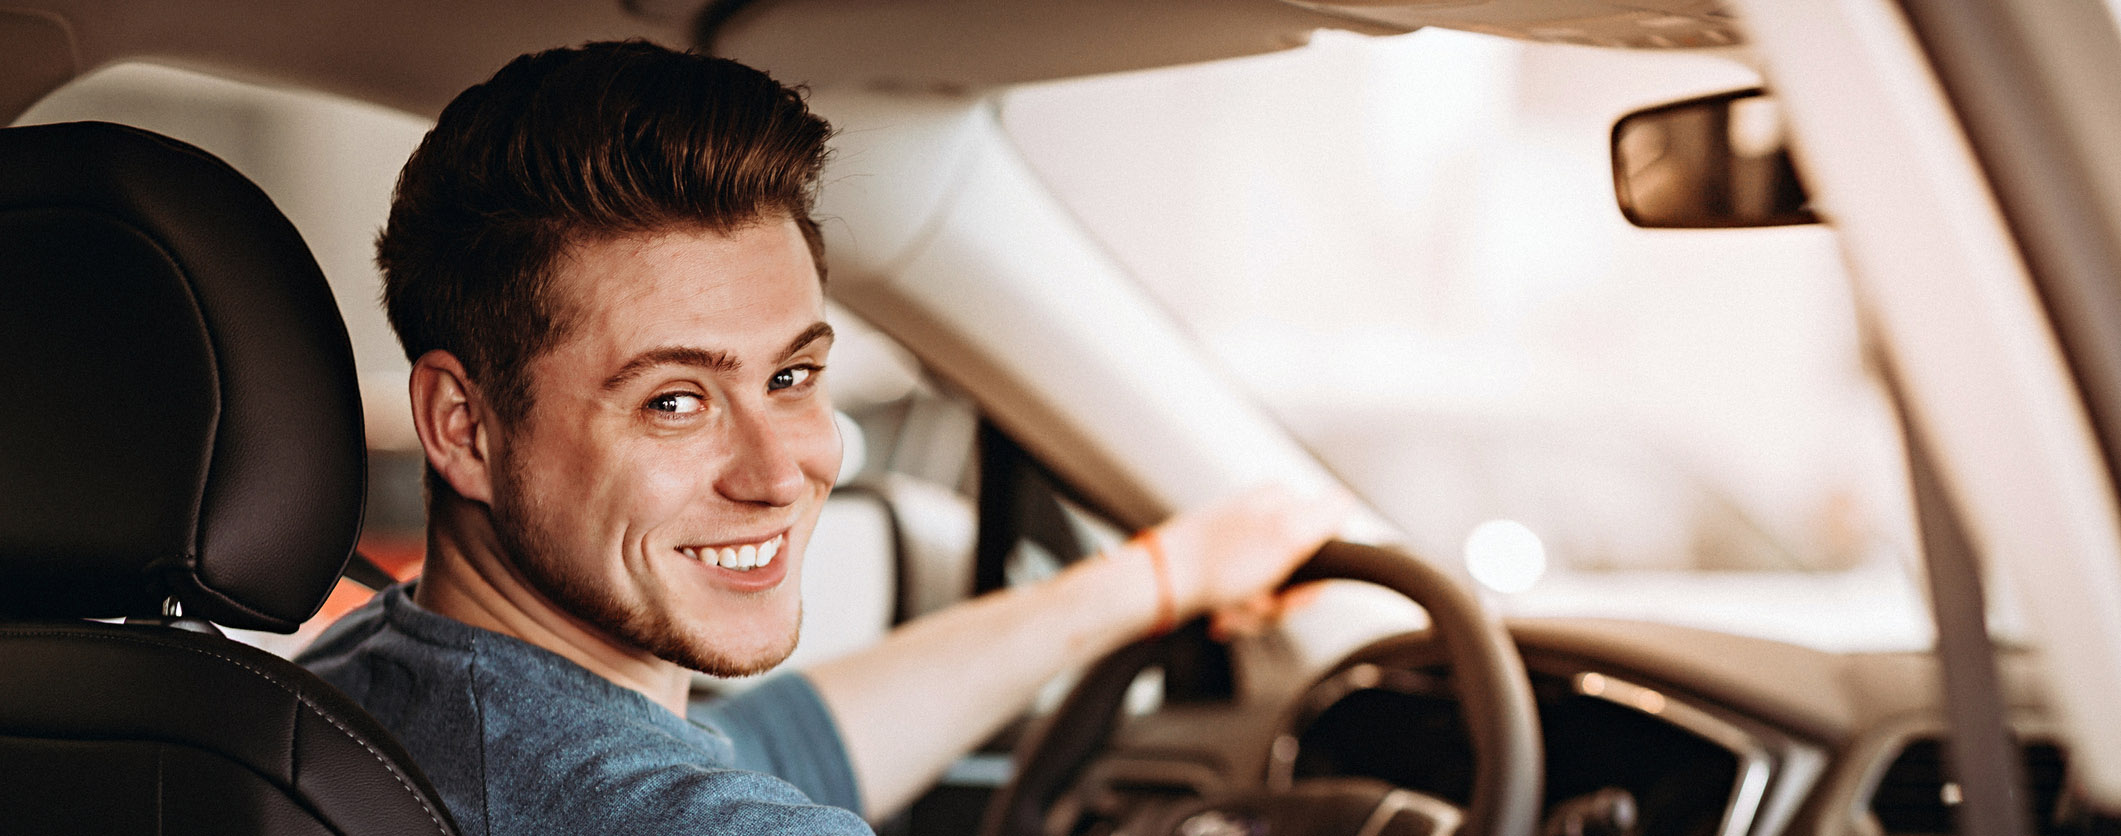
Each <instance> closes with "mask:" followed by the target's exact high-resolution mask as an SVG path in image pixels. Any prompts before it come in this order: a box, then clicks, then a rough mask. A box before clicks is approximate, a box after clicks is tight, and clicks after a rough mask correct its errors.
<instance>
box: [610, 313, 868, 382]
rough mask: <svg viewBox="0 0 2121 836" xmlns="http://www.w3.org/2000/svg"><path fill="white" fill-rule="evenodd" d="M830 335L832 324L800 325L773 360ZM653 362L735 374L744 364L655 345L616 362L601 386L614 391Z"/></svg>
mask: <svg viewBox="0 0 2121 836" xmlns="http://www.w3.org/2000/svg"><path fill="white" fill-rule="evenodd" d="M831 337H832V326H830V325H827V324H825V323H823V322H819V323H816V324H814V325H811V326H810V327H808V328H805V329H803V333H800V334H797V335H796V336H795V339H793V340H790V341H789V342H788V347H787V348H786V349H783V350H782V351H781V356H779V357H777V358H775V359H774V362H775V363H779V362H782V361H785V360H787V359H788V358H790V357H794V356H795V355H796V354H797V353H798V352H800V351H802V350H803V349H805V348H808V347H810V345H811V344H812V343H815V342H817V341H818V340H824V339H830V338H831ZM657 366H694V367H698V368H703V369H706V370H708V371H710V372H713V373H715V374H735V373H736V371H737V370H738V369H741V368H743V367H744V364H743V363H742V362H740V361H738V360H737V359H736V358H735V357H731V356H729V353H728V352H726V351H717V350H714V349H711V348H696V347H693V346H685V345H666V346H659V347H656V348H651V349H648V350H647V351H643V352H641V353H639V354H636V355H634V356H633V357H632V358H631V359H628V360H627V361H626V365H623V366H620V367H619V370H618V371H616V372H612V374H611V376H610V377H607V378H604V383H603V389H604V391H606V392H612V391H617V390H618V389H619V387H622V386H625V385H626V384H627V383H630V382H632V381H633V379H634V378H637V377H640V376H641V375H642V374H644V373H646V372H647V371H648V370H649V369H652V368H655V367H657Z"/></svg>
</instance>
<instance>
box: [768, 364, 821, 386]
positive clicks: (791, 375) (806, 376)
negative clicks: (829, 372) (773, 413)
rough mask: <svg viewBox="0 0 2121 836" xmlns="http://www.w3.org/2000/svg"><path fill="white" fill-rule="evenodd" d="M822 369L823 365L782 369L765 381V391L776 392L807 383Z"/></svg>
mask: <svg viewBox="0 0 2121 836" xmlns="http://www.w3.org/2000/svg"><path fill="white" fill-rule="evenodd" d="M824 370H825V368H824V367H823V366H793V367H790V368H786V369H782V370H780V371H778V372H775V373H774V375H773V379H772V380H769V381H767V382H766V391H769V392H778V391H780V390H782V389H793V388H795V387H797V386H801V385H803V384H805V383H809V382H810V381H811V380H812V379H813V378H815V377H817V373H818V372H821V371H824Z"/></svg>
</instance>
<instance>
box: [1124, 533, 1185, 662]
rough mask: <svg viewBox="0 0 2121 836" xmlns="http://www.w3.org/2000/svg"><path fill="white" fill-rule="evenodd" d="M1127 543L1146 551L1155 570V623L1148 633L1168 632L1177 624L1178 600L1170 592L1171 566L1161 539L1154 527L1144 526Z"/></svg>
mask: <svg viewBox="0 0 2121 836" xmlns="http://www.w3.org/2000/svg"><path fill="white" fill-rule="evenodd" d="M1128 545H1130V546H1137V547H1139V548H1140V549H1141V550H1142V551H1144V552H1146V553H1148V555H1149V565H1150V566H1151V567H1152V568H1154V569H1155V570H1156V625H1155V626H1153V627H1150V628H1149V635H1152V636H1161V635H1163V634H1165V633H1169V632H1171V628H1173V627H1177V626H1178V602H1177V601H1176V600H1175V599H1174V597H1173V595H1172V592H1171V567H1170V565H1169V563H1168V562H1167V561H1166V560H1165V559H1164V544H1163V541H1162V540H1161V539H1159V538H1158V537H1157V536H1156V529H1154V528H1144V529H1142V530H1141V533H1140V534H1136V535H1134V540H1133V541H1131V542H1129V543H1128Z"/></svg>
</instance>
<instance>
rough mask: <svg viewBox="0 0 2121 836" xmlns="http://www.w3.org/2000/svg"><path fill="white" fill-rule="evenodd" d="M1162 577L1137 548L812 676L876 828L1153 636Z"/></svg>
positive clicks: (931, 621) (942, 618) (939, 621)
mask: <svg viewBox="0 0 2121 836" xmlns="http://www.w3.org/2000/svg"><path fill="white" fill-rule="evenodd" d="M1157 584H1158V579H1157V576H1156V570H1155V568H1154V566H1153V565H1152V564H1151V563H1150V561H1149V560H1148V559H1146V558H1145V557H1144V556H1142V555H1141V554H1140V552H1139V551H1138V550H1133V549H1122V550H1120V551H1119V552H1118V553H1117V554H1116V555H1115V556H1114V557H1111V558H1106V559H1093V560H1088V561H1084V562H1082V563H1079V564H1077V565H1075V566H1073V567H1071V568H1070V569H1069V570H1068V571H1066V572H1063V573H1062V574H1061V575H1060V576H1058V577H1056V578H1054V579H1052V580H1050V581H1047V582H1045V583H1042V584H1039V585H1037V586H1032V587H1027V588H1022V589H1014V590H1009V591H1006V592H1000V593H996V594H993V595H988V596H985V597H983V598H979V599H977V600H974V601H971V602H968V603H966V604H963V605H960V606H957V607H952V608H950V609H948V610H944V611H942V612H938V613H934V614H932V615H929V616H926V617H924V618H921V619H919V620H917V621H914V622H912V623H911V624H908V625H906V626H905V627H904V628H901V629H900V630H898V631H896V632H894V633H893V634H892V635H891V636H890V637H889V638H886V639H885V640H884V641H883V642H882V643H881V644H879V645H877V646H876V647H874V648H871V649H870V650H868V651H865V652H863V653H857V654H854V655H852V656H848V657H843V658H841V659H837V660H834V661H832V662H828V663H825V664H823V665H820V666H819V667H817V668H816V669H814V670H811V671H809V675H810V677H811V679H812V681H813V682H814V683H815V684H816V685H817V689H818V692H819V693H820V694H822V695H823V696H824V698H825V703H826V705H828V706H830V707H831V709H832V712H833V715H834V716H835V717H836V718H837V719H838V720H839V722H840V729H841V734H842V735H843V736H844V738H845V740H846V744H847V749H848V754H849V757H850V758H852V760H853V762H854V769H855V775H856V777H857V778H858V779H859V780H860V781H861V784H862V794H863V798H864V801H865V803H866V806H867V807H868V809H869V814H870V817H871V818H872V819H880V818H883V817H886V816H889V815H890V814H892V813H893V812H896V811H897V810H898V809H900V808H901V807H903V806H904V805H906V804H908V803H910V802H911V801H913V799H914V797H915V796H916V795H917V794H918V793H919V792H920V791H921V790H922V789H923V788H925V787H927V786H928V785H929V784H930V783H932V782H933V781H934V780H935V778H936V776H938V775H940V774H942V771H943V770H944V769H946V768H947V767H948V766H949V765H950V763H951V762H952V761H954V760H956V758H957V757H958V756H959V754H961V753H963V752H965V751H967V750H969V749H971V748H972V747H973V746H975V745H978V744H979V742H980V741H982V740H985V739H986V738H987V737H988V736H990V735H992V734H994V732H995V731H996V730H997V729H999V728H1000V727H1001V726H1002V725H1003V724H1004V723H1006V722H1008V720H1009V719H1010V718H1012V717H1014V716H1015V715H1016V714H1017V712H1019V711H1021V710H1022V709H1023V707H1024V705H1026V704H1027V703H1029V701H1030V700H1031V697H1032V696H1033V695H1034V694H1035V693H1036V692H1037V690H1038V688H1039V686H1040V685H1042V684H1044V683H1045V682H1046V681H1047V680H1048V679H1050V678H1052V677H1053V676H1054V675H1055V674H1057V673H1059V672H1060V671H1062V670H1065V669H1067V668H1069V667H1071V666H1074V665H1079V664H1082V663H1085V662H1088V661H1090V660H1092V659H1095V658H1097V657H1098V656H1101V655H1103V654H1105V653H1107V652H1109V651H1111V650H1112V649H1114V648H1117V647H1118V646H1120V645H1121V644H1124V643H1125V642H1127V641H1128V640H1131V639H1133V638H1136V637H1138V636H1141V635H1143V634H1144V633H1145V632H1147V631H1148V629H1149V628H1150V626H1151V625H1152V623H1153V622H1154V621H1155V620H1156V618H1157V614H1158V607H1159V604H1158V592H1157Z"/></svg>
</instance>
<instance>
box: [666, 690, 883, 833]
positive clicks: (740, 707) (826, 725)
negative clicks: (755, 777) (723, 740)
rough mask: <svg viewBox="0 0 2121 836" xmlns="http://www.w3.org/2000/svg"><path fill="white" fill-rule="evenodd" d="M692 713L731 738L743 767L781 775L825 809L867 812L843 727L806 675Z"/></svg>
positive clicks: (732, 697)
mask: <svg viewBox="0 0 2121 836" xmlns="http://www.w3.org/2000/svg"><path fill="white" fill-rule="evenodd" d="M690 714H691V715H692V716H691V719H692V720H693V721H695V722H698V723H701V724H703V725H706V726H709V727H712V728H716V729H719V730H721V731H722V733H724V734H726V735H728V736H729V738H730V740H731V742H732V743H734V744H735V749H736V766H737V767H738V768H740V769H750V770H755V771H758V772H764V773H767V774H769V775H774V776H777V777H779V778H780V779H781V780H783V781H787V782H788V783H791V784H794V785H795V786H796V788H797V789H800V790H802V791H803V794H804V795H807V796H809V797H810V799H811V800H812V801H816V802H818V803H820V804H829V805H832V806H834V807H844V808H846V809H849V810H853V811H855V812H856V813H860V812H861V811H862V795H861V788H860V787H859V786H858V785H857V784H856V782H855V778H854V765H853V763H851V762H850V761H849V760H848V758H847V749H846V745H845V744H844V743H843V742H842V741H841V739H840V729H839V724H838V723H837V722H836V721H834V720H833V719H832V712H831V710H830V709H827V708H826V707H825V701H824V698H822V697H820V696H818V693H817V689H816V688H815V687H813V686H812V685H811V684H810V680H809V679H806V678H804V677H803V676H802V675H801V674H786V675H782V676H776V677H773V678H771V679H768V680H766V681H765V682H762V683H760V684H759V685H758V687H755V688H752V689H750V690H747V691H744V692H743V693H740V694H735V695H733V696H730V697H727V698H724V699H720V700H716V701H714V702H712V703H708V704H707V705H705V706H704V707H699V708H694V709H693V710H692V711H691V712H690Z"/></svg>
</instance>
